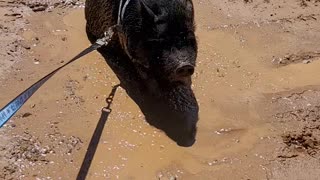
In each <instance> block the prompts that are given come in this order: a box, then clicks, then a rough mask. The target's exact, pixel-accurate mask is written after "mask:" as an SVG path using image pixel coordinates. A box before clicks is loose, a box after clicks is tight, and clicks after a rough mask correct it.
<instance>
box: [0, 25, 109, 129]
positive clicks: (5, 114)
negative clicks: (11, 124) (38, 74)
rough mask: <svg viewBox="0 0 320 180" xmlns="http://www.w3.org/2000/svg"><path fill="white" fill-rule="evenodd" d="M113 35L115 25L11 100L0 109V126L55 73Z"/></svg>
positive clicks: (107, 40)
mask: <svg viewBox="0 0 320 180" xmlns="http://www.w3.org/2000/svg"><path fill="white" fill-rule="evenodd" d="M112 35H113V27H111V28H109V30H108V32H107V33H106V34H105V37H104V38H101V39H98V40H97V41H96V42H95V43H94V44H92V45H91V46H90V47H88V48H86V49H85V50H83V51H82V52H80V53H79V54H78V55H76V56H75V57H74V58H72V59H71V60H70V61H68V62H67V63H66V64H64V65H62V66H60V67H59V68H57V69H56V70H54V71H52V72H51V73H49V74H47V75H46V76H44V77H43V78H42V79H40V80H39V81H37V82H36V83H34V84H33V85H32V86H30V87H29V88H28V89H26V90H25V91H23V92H22V93H21V94H19V95H18V96H17V97H16V98H14V99H13V100H12V101H11V102H9V103H8V104H7V105H6V106H4V108H2V109H1V110H0V128H1V127H2V126H3V125H4V124H5V123H6V122H8V121H9V119H10V118H11V117H12V116H13V115H14V114H15V113H16V112H17V111H18V110H19V109H20V108H21V107H22V106H23V105H24V103H25V102H26V101H27V100H28V99H29V98H30V97H31V96H32V95H33V94H34V93H35V92H36V91H37V90H38V89H39V88H40V87H41V86H42V85H43V84H44V83H45V82H46V81H47V80H49V79H50V78H51V77H52V76H53V75H54V74H55V73H57V72H58V71H59V70H61V69H62V68H64V67H65V66H67V65H68V64H70V63H72V62H74V61H75V60H77V59H79V58H81V57H83V56H85V55H87V54H88V53H90V52H92V51H94V50H97V49H98V48H100V47H101V46H104V45H107V44H108V42H109V41H110V39H111V37H112Z"/></svg>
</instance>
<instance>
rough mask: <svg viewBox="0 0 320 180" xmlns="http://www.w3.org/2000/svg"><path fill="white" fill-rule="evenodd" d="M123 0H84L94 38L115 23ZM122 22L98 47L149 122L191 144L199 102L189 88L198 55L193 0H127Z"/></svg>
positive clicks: (92, 39)
mask: <svg viewBox="0 0 320 180" xmlns="http://www.w3.org/2000/svg"><path fill="white" fill-rule="evenodd" d="M124 3H126V0H124V2H123V4H124ZM119 4H120V0H86V8H85V17H86V20H87V24H86V31H87V36H88V38H89V40H90V41H91V42H92V43H93V42H95V41H96V40H97V39H98V38H101V37H103V34H104V32H105V31H107V29H108V28H109V27H111V26H113V25H116V24H117V22H118V13H119V7H120V5H119ZM118 25H119V26H118V28H116V31H117V32H116V33H117V34H118V36H114V37H113V38H112V40H111V42H110V43H109V45H108V46H106V47H102V48H100V49H98V51H99V52H100V53H101V54H102V56H103V57H104V58H105V59H106V61H107V63H108V65H109V66H110V67H111V68H112V70H113V71H114V72H115V74H116V75H117V77H118V78H119V79H120V82H121V86H122V87H123V88H124V89H125V90H126V91H127V93H128V94H129V96H130V97H131V98H132V99H133V100H134V101H135V102H136V103H137V104H138V105H139V107H140V109H141V110H142V112H143V113H144V115H145V117H146V120H147V121H148V122H149V123H150V124H151V125H153V126H155V127H157V128H159V129H162V130H163V131H164V132H165V133H166V134H167V135H168V136H169V137H170V138H172V139H173V140H174V141H176V142H177V143H178V145H180V146H191V145H193V144H194V142H195V137H196V129H197V128H196V124H197V121H198V111H199V107H198V104H197V101H196V99H195V96H194V93H193V91H192V89H191V75H192V74H193V73H194V68H195V63H196V57H197V41H196V38H195V34H194V31H195V26H194V10H193V4H192V2H191V0H129V1H128V5H127V6H126V8H125V11H124V13H123V18H121V21H120V24H118Z"/></svg>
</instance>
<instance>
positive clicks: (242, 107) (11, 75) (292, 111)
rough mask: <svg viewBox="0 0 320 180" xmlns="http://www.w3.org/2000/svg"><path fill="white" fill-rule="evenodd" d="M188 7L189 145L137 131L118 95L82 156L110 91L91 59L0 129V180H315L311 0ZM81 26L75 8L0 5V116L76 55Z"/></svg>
mask: <svg viewBox="0 0 320 180" xmlns="http://www.w3.org/2000/svg"><path fill="white" fill-rule="evenodd" d="M193 2H194V5H195V9H196V22H197V33H196V34H197V37H198V40H199V56H198V60H197V70H196V73H195V75H194V78H193V79H194V80H193V81H194V86H193V89H194V91H195V94H196V97H197V99H198V101H199V104H200V121H199V124H198V136H197V142H196V144H195V145H194V146H192V147H190V148H182V147H179V146H177V145H176V144H175V143H174V142H173V141H172V140H170V139H169V138H168V137H167V136H166V135H165V134H164V133H163V132H161V131H160V130H157V129H155V128H154V127H152V126H150V125H149V124H147V123H146V122H145V120H144V117H143V115H142V113H141V112H140V110H139V108H138V107H137V105H136V104H135V103H134V102H133V101H132V100H131V99H130V98H129V97H128V96H127V94H126V93H125V91H124V90H123V89H121V88H118V89H117V90H116V92H115V96H114V98H113V102H112V105H111V109H112V112H111V113H110V114H109V116H108V117H107V118H106V119H107V121H106V122H103V123H105V125H103V123H102V126H101V124H100V125H99V127H100V128H101V127H104V129H102V134H101V137H100V139H98V141H97V142H96V143H97V145H98V146H97V149H96V151H95V152H94V151H93V150H92V146H90V147H88V146H89V143H90V140H91V137H92V135H93V133H94V131H95V129H96V126H97V124H98V122H99V119H100V116H101V114H102V113H101V109H102V107H104V106H106V105H107V104H106V102H105V99H106V98H107V97H108V96H109V94H110V93H111V92H112V88H113V86H115V85H117V84H118V83H119V81H118V79H117V78H116V77H115V75H114V74H113V73H112V71H111V70H110V69H109V67H108V66H107V65H106V63H105V62H104V60H103V59H102V57H101V56H100V55H99V54H98V53H96V52H95V53H92V54H90V55H88V56H86V57H84V58H82V59H81V60H79V61H77V62H75V63H73V64H71V65H69V66H68V67H66V68H65V69H63V70H62V71H61V72H59V73H58V74H56V75H55V76H54V77H53V78H52V79H50V80H49V81H48V82H47V83H46V84H45V85H44V86H43V87H42V88H41V89H40V90H39V91H38V92H37V93H36V94H35V95H34V96H33V97H32V98H31V99H30V100H29V101H28V102H27V103H26V104H25V106H24V107H23V108H22V109H21V110H20V111H19V112H18V113H17V114H16V116H15V117H13V118H12V119H11V120H10V122H9V123H8V124H7V125H6V126H5V127H3V128H2V129H1V130H0V179H76V177H77V176H78V177H79V178H78V179H81V178H83V177H85V176H86V177H87V179H108V178H110V179H175V178H176V179H246V180H248V179H279V180H283V179H290V180H291V179H297V180H298V179H308V180H309V179H310V180H316V179H319V177H320V170H319V169H320V74H319V69H320V61H318V60H320V1H319V0H281V1H279V0H244V1H236V0H193ZM84 27H85V20H84V12H83V7H82V4H81V2H76V1H63V2H59V1H40V0H39V1H26V0H0V32H1V33H0V40H1V44H0V57H1V58H0V59H1V60H0V92H1V94H0V107H2V106H4V105H5V104H6V103H7V102H9V101H10V100H11V99H12V98H14V97H15V96H16V95H18V94H19V93H20V92H22V91H23V90H24V89H25V88H27V87H29V86H30V85H31V84H33V83H34V82H36V81H37V80H38V79H40V78H41V77H42V76H44V75H46V74H47V73H48V72H50V71H52V70H54V69H55V68H57V67H59V66H60V65H62V64H63V63H65V62H66V61H67V60H69V59H70V58H72V57H73V56H74V55H76V54H77V53H78V52H80V51H81V50H82V49H84V48H86V47H87V46H88V45H89V41H88V40H87V38H86V35H85V29H84ZM102 115H103V114H102ZM96 139H97V138H96ZM87 150H88V152H91V155H92V156H93V159H92V161H88V159H86V158H85V156H86V152H87ZM89 154H90V153H89ZM84 159H86V161H84ZM83 162H85V163H83ZM81 167H82V168H81ZM86 169H87V170H88V171H86Z"/></svg>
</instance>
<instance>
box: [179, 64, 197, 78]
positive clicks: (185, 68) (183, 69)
mask: <svg viewBox="0 0 320 180" xmlns="http://www.w3.org/2000/svg"><path fill="white" fill-rule="evenodd" d="M193 73H194V66H193V65H192V64H190V63H186V62H183V63H181V64H180V65H179V66H178V67H177V68H176V70H175V72H174V76H176V77H177V78H184V77H189V76H192V74H193Z"/></svg>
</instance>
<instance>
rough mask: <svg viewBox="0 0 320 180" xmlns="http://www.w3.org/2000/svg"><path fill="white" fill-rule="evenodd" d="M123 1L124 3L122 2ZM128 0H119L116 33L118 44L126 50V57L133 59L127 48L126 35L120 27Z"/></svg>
mask: <svg viewBox="0 0 320 180" xmlns="http://www.w3.org/2000/svg"><path fill="white" fill-rule="evenodd" d="M123 2H124V3H123ZM129 3H130V0H125V1H123V0H120V4H119V11H118V20H117V27H118V28H117V32H118V33H117V34H118V37H119V40H120V44H121V46H122V48H123V49H124V51H125V52H126V54H127V55H128V57H129V58H130V59H131V60H134V59H133V57H132V55H131V54H130V52H129V50H128V38H127V36H126V34H125V33H124V32H123V29H122V27H123V26H122V21H123V17H124V13H125V12H126V9H127V6H128V5H129Z"/></svg>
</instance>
